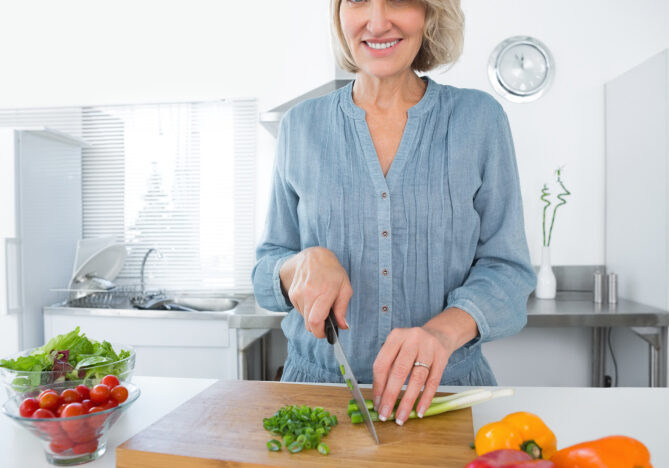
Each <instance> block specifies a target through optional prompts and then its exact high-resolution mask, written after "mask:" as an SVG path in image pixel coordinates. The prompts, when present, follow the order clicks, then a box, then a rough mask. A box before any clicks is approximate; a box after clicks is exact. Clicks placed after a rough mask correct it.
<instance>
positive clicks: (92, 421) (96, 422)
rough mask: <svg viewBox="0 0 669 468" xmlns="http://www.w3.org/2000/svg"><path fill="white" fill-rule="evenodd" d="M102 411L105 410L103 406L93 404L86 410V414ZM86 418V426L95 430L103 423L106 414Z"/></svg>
mask: <svg viewBox="0 0 669 468" xmlns="http://www.w3.org/2000/svg"><path fill="white" fill-rule="evenodd" d="M102 411H105V408H103V407H102V406H94V407H92V408H91V409H90V410H89V411H88V414H95V413H100V412H102ZM87 419H88V426H89V427H91V428H93V429H96V430H97V429H98V428H99V427H102V425H103V424H104V423H105V420H106V419H107V415H106V414H99V415H96V416H91V417H90V418H87Z"/></svg>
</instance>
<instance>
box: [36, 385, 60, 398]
mask: <svg viewBox="0 0 669 468" xmlns="http://www.w3.org/2000/svg"><path fill="white" fill-rule="evenodd" d="M46 393H55V394H56V395H58V392H57V391H55V390H51V389H50V388H47V389H45V390H42V392H41V393H40V394H39V395H37V401H39V399H40V398H42V396H44V394H46Z"/></svg>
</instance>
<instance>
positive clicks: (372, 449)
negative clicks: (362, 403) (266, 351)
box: [116, 381, 475, 468]
mask: <svg viewBox="0 0 669 468" xmlns="http://www.w3.org/2000/svg"><path fill="white" fill-rule="evenodd" d="M362 393H363V396H364V397H365V398H371V396H372V395H371V389H362ZM350 399H351V393H350V392H349V391H348V389H347V388H346V387H335V386H324V385H304V384H287V383H278V382H254V381H219V382H216V383H215V384H213V385H212V386H211V387H209V388H207V389H206V390H204V391H202V392H201V393H199V394H198V395H196V396H195V397H193V398H192V399H191V400H189V401H187V402H186V403H184V404H183V405H181V406H180V407H178V408H177V409H175V410H174V411H173V412H171V413H170V414H168V415H167V416H165V417H164V418H162V419H160V420H159V421H157V422H156V423H154V424H153V425H152V426H150V427H148V428H147V429H145V430H144V431H142V432H140V433H138V434H137V435H135V436H134V437H132V438H131V439H129V440H128V441H126V442H125V443H123V445H121V446H119V447H118V448H117V449H116V466H117V467H118V468H131V467H132V468H139V467H142V468H147V467H160V468H165V467H176V468H180V467H183V468H186V467H189V468H191V467H195V468H198V467H247V466H295V467H301V466H305V467H306V466H308V467H314V466H345V467H347V468H352V467H369V466H384V467H407V466H439V467H457V468H462V467H463V466H464V465H465V464H466V463H467V462H469V461H471V460H472V459H474V458H475V454H474V451H473V450H472V449H471V448H470V447H469V444H470V443H471V442H473V440H474V427H473V424H472V413H471V409H470V408H467V409H464V410H459V411H453V412H450V413H445V414H441V415H438V416H431V417H428V418H424V419H422V420H413V419H410V420H408V421H407V422H406V423H404V426H402V427H400V426H398V425H397V424H395V423H394V422H386V423H381V422H378V423H375V427H376V431H377V434H378V436H379V439H380V441H381V444H380V445H376V444H375V443H374V440H373V439H372V436H371V435H370V434H369V432H368V431H367V428H366V427H365V425H364V424H351V422H350V419H349V417H348V415H347V414H346V409H347V406H348V402H349V400H350ZM285 405H307V406H310V407H315V406H322V407H324V408H325V409H326V410H328V411H330V413H332V414H336V415H337V418H338V421H339V424H338V425H337V426H334V428H333V429H332V430H331V431H330V434H328V435H327V436H326V437H325V438H324V440H323V441H324V442H325V443H327V444H328V446H329V447H330V454H329V455H327V456H325V455H321V454H319V453H318V451H316V450H306V451H302V452H300V453H297V454H291V453H289V452H288V451H287V450H286V449H285V448H284V449H283V450H282V451H281V452H270V451H269V450H267V445H266V444H267V441H268V440H270V439H272V438H274V437H275V436H272V435H271V434H270V433H269V432H268V431H266V430H265V429H264V428H263V418H265V417H271V416H272V415H273V414H274V413H275V412H276V411H277V410H278V409H279V408H281V407H282V406H285Z"/></svg>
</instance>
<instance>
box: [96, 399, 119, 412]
mask: <svg viewBox="0 0 669 468" xmlns="http://www.w3.org/2000/svg"><path fill="white" fill-rule="evenodd" d="M117 406H118V401H116V400H114V399H113V398H110V399H109V400H107V403H105V404H104V405H100V408H102V409H104V410H108V409H112V408H116V407H117Z"/></svg>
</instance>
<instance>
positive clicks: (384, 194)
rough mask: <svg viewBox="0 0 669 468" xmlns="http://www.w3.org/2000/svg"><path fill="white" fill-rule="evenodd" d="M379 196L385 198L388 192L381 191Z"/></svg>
mask: <svg viewBox="0 0 669 468" xmlns="http://www.w3.org/2000/svg"><path fill="white" fill-rule="evenodd" d="M381 198H383V199H384V200H385V199H386V198H388V194H387V193H386V192H382V193H381Z"/></svg>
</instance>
